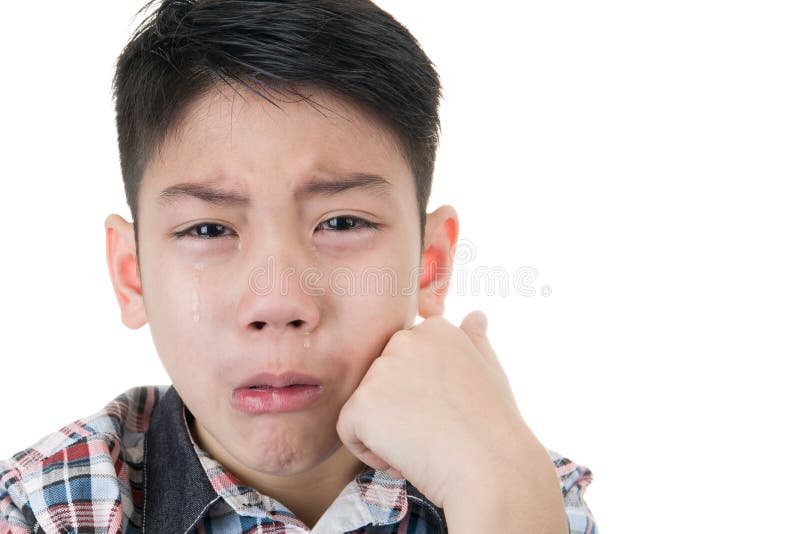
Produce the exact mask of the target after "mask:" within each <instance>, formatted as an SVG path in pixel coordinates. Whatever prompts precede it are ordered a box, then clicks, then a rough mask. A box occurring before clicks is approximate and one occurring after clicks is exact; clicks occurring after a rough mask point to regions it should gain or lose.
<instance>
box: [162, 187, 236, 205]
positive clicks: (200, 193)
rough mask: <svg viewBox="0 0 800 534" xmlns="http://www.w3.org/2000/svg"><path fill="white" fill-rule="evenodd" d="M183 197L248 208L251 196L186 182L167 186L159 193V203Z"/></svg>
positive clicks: (168, 202)
mask: <svg viewBox="0 0 800 534" xmlns="http://www.w3.org/2000/svg"><path fill="white" fill-rule="evenodd" d="M183 198H196V199H198V200H202V201H203V202H206V203H208V204H213V205H215V206H230V207H235V208H246V207H248V206H249V205H250V198H249V197H248V196H247V195H243V194H241V193H238V192H236V191H228V190H226V189H222V188H220V187H217V186H214V185H211V184H202V183H194V182H185V183H181V184H175V185H171V186H169V187H167V188H166V189H164V190H163V191H161V193H160V194H159V195H158V203H159V204H161V205H166V204H170V203H172V202H174V201H177V200H180V199H183Z"/></svg>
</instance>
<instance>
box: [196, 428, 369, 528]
mask: <svg viewBox="0 0 800 534" xmlns="http://www.w3.org/2000/svg"><path fill="white" fill-rule="evenodd" d="M189 427H190V432H191V434H192V436H193V437H194V439H195V442H196V443H197V444H198V446H199V447H200V448H201V449H203V450H204V451H206V452H207V453H208V454H209V455H210V456H211V457H212V458H214V459H215V460H216V461H217V462H219V463H220V464H221V465H222V466H223V467H224V468H225V469H226V470H227V471H229V472H230V473H231V474H233V475H234V476H235V477H236V478H237V479H238V480H239V481H240V482H241V483H242V484H244V485H246V486H248V487H250V488H253V489H254V490H256V491H258V492H259V493H260V494H262V495H268V496H269V497H270V498H272V499H274V500H277V501H279V502H280V503H281V504H283V505H284V506H285V507H286V508H288V509H289V510H290V511H291V512H292V513H293V514H295V515H296V516H297V517H298V518H299V519H300V520H301V521H302V522H303V523H304V524H305V525H306V526H307V527H308V528H309V529H311V528H314V525H315V524H316V523H317V521H318V520H319V518H320V517H322V514H324V513H325V511H326V510H327V509H328V508H329V507H330V506H331V504H332V503H333V501H334V500H336V497H337V496H338V495H339V494H340V493H341V492H342V490H343V489H344V488H345V486H347V484H349V483H350V482H351V481H352V480H353V479H355V477H356V475H358V473H360V472H361V471H362V470H363V469H364V468H365V467H366V465H365V464H364V463H363V462H361V461H360V460H359V459H358V458H356V457H355V456H353V455H352V454H351V453H350V451H349V450H347V448H345V447H343V446H340V447H339V448H338V449H337V450H336V452H334V453H333V454H332V455H331V456H330V457H328V458H327V459H326V460H325V461H323V462H322V463H320V464H318V465H316V466H314V467H313V468H311V469H309V470H308V471H305V472H303V473H299V474H296V475H289V476H276V475H268V474H265V473H263V472H260V471H255V470H253V469H249V468H247V467H246V466H243V465H242V464H240V463H239V462H237V461H236V459H234V458H233V457H231V456H230V455H229V454H228V453H227V451H225V450H224V449H223V448H221V447H218V444H217V443H215V442H214V440H213V438H212V439H206V436H205V432H204V429H202V427H201V426H199V425H197V424H196V421H194V420H192V421H191V423H190V424H189Z"/></svg>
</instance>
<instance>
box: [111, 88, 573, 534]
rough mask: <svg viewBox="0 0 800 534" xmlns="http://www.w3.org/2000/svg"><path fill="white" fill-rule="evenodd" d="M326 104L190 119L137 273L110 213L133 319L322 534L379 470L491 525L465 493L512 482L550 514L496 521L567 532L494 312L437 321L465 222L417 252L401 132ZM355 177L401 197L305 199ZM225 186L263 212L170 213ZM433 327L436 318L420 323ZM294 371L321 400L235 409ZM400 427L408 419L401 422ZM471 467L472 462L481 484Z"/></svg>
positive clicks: (154, 203) (149, 203)
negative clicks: (318, 387)
mask: <svg viewBox="0 0 800 534" xmlns="http://www.w3.org/2000/svg"><path fill="white" fill-rule="evenodd" d="M313 98H314V100H315V101H316V102H318V103H319V104H321V105H322V106H324V108H325V109H327V111H326V112H325V114H324V115H323V114H321V113H319V112H318V111H317V110H315V109H313V108H312V107H311V106H309V105H308V104H306V103H304V102H294V103H281V107H280V109H279V108H276V107H275V106H273V105H271V104H270V103H268V102H266V101H264V100H263V99H260V98H259V97H257V96H256V95H253V94H252V93H249V92H247V91H246V90H243V91H240V95H236V94H235V93H233V92H232V91H231V90H230V88H227V87H218V88H216V89H215V90H213V91H211V92H210V93H209V94H207V95H205V96H203V97H201V98H200V99H198V100H197V101H195V102H194V103H193V104H191V105H190V106H189V107H188V108H187V113H186V115H185V116H184V117H183V120H181V121H180V122H179V123H178V124H177V125H176V128H175V130H174V132H172V133H171V134H170V135H169V136H168V137H167V138H166V139H165V142H164V143H163V145H162V147H161V150H160V152H159V153H158V155H157V156H156V157H154V158H153V159H152V160H151V162H150V163H149V165H148V167H147V169H146V172H145V174H144V178H143V181H142V185H141V189H140V193H139V214H138V226H139V250H138V253H139V256H138V263H137V255H136V248H135V244H134V235H133V227H132V225H131V223H129V222H128V221H126V220H125V219H123V218H122V217H120V216H119V215H116V214H112V215H110V216H109V217H108V218H107V219H106V243H107V257H108V265H109V272H110V275H111V279H112V283H113V285H114V289H115V293H116V296H117V299H118V302H119V304H120V309H121V312H122V321H123V323H124V324H125V325H127V326H128V327H130V328H139V327H141V326H143V325H144V324H145V323H149V325H150V331H151V334H152V336H153V340H154V343H155V346H156V349H157V351H158V354H159V357H160V359H161V361H162V363H163V365H164V367H165V369H166V371H167V373H168V374H169V376H170V378H171V380H172V382H173V385H174V386H175V388H176V390H177V391H178V393H179V394H180V396H181V398H182V399H183V401H184V402H185V404H186V406H187V408H188V409H189V410H190V411H191V412H192V414H193V415H194V416H195V418H196V421H195V423H194V424H193V425H192V428H191V429H190V430H191V432H192V435H193V437H194V439H195V440H196V441H197V442H198V444H199V445H200V446H201V447H202V448H203V449H204V450H206V451H207V452H208V453H209V454H210V455H211V456H212V457H213V458H215V459H216V460H217V461H219V462H220V463H221V464H222V465H223V466H225V468H227V469H228V470H229V471H230V472H231V473H233V474H234V475H235V476H236V477H237V478H239V480H241V481H242V482H243V483H245V484H247V485H249V486H251V487H253V488H254V489H256V490H258V491H259V492H261V493H262V494H268V495H270V496H271V497H273V498H275V499H277V500H279V501H280V502H282V503H283V504H284V505H286V506H288V507H289V509H291V510H292V511H293V512H294V513H295V514H296V515H297V516H298V517H299V518H300V519H301V520H302V521H303V522H304V523H305V524H306V525H308V526H309V527H312V526H313V525H314V524H315V523H316V522H317V520H318V519H319V517H320V516H321V515H322V513H323V512H324V511H325V510H326V509H327V508H328V507H329V506H330V504H331V503H332V502H333V500H334V499H335V497H336V496H337V495H338V494H339V492H340V491H341V490H342V489H343V488H344V486H345V485H346V484H347V483H348V482H349V481H351V480H352V479H353V478H354V477H355V475H356V474H357V473H358V472H359V471H360V470H361V469H362V468H363V467H364V464H368V465H371V466H373V467H375V468H378V469H389V470H390V473H392V474H393V475H394V476H396V477H398V478H399V477H401V476H405V478H408V480H409V481H411V482H412V483H413V484H414V485H415V486H417V487H418V488H420V490H422V491H423V492H424V493H425V494H426V495H427V496H429V498H431V499H432V500H434V502H436V503H437V504H439V505H440V506H441V505H444V506H445V512H446V514H447V517H448V523H452V524H453V525H455V526H456V528H458V525H464V526H465V527H466V528H470V525H471V526H472V527H474V526H475V525H476V524H477V523H475V521H476V520H478V518H474V517H472V515H473V514H475V511H474V510H471V509H469V508H460V502H461V501H463V497H466V496H467V494H465V493H464V491H465V488H466V487H469V486H475V484H481V485H482V486H484V487H486V485H489V487H492V485H497V487H498V488H499V487H501V486H500V484H501V483H500V479H499V478H498V477H499V476H501V475H502V476H503V477H504V478H503V481H502V487H503V488H504V489H509V492H510V490H511V489H512V488H514V487H515V485H516V486H518V491H517V492H516V493H515V494H516V495H521V496H523V497H527V498H536V499H539V500H540V501H541V502H542V503H544V505H543V506H542V507H541V508H543V509H544V510H545V511H547V512H548V514H549V515H548V514H544V515H542V513H541V512H537V513H538V514H539V515H540V516H542V517H539V516H537V517H526V516H524V514H523V516H520V515H519V513H509V511H508V510H507V509H506V508H505V507H508V506H510V505H511V504H510V502H509V501H508V500H505V499H501V500H500V501H498V502H497V510H498V512H499V513H505V514H506V516H507V517H510V518H512V519H513V521H514V522H515V523H514V524H515V525H517V526H519V527H520V528H521V529H522V530H520V532H522V531H525V532H528V531H529V530H525V529H528V528H530V527H531V525H533V524H536V525H540V524H541V525H544V524H546V523H534V522H533V521H540V520H542V518H544V520H545V521H548V520H549V521H550V522H551V523H550V524H551V526H552V525H556V526H555V527H554V528H555V530H551V531H553V532H555V531H558V530H559V528H560V527H563V526H564V525H565V523H563V503H561V502H560V490H559V485H558V481H557V479H556V477H555V472H554V470H553V469H552V465H551V464H550V461H549V458H547V457H546V453H545V452H544V449H543V448H542V447H541V445H540V444H539V443H538V441H537V440H536V438H535V437H534V436H533V434H532V433H531V432H530V430H529V429H528V428H527V426H526V425H525V423H524V421H523V420H522V417H521V415H520V414H519V411H518V410H517V407H516V404H515V402H514V399H513V395H512V394H511V390H510V387H509V385H508V381H507V379H506V378H505V374H504V373H503V371H502V368H501V367H500V364H499V361H498V360H497V357H496V355H494V353H493V352H492V351H491V347H489V345H488V341H486V337H485V326H482V325H481V321H480V319H481V317H483V316H482V314H480V313H473V314H471V315H469V316H467V318H466V319H465V320H464V322H463V323H462V325H461V327H460V328H459V327H456V326H454V325H452V324H450V323H448V322H447V321H446V320H444V319H443V318H441V314H442V313H443V311H444V299H445V295H446V288H447V284H448V283H449V270H450V268H451V267H452V258H453V252H454V247H455V243H456V239H457V236H458V220H457V215H456V212H455V210H454V209H453V208H452V207H451V206H447V205H445V206H441V207H439V208H438V209H437V210H435V211H433V212H431V213H428V214H427V219H426V221H427V222H426V229H425V233H424V239H423V243H422V247H420V228H419V223H418V215H417V209H418V208H417V204H416V199H415V190H414V182H413V177H412V174H411V171H410V168H409V166H408V164H407V162H406V160H405V159H404V158H403V156H402V153H401V151H400V150H399V148H398V145H397V143H396V141H395V139H394V137H393V135H392V134H391V133H390V131H389V130H388V129H387V128H385V127H384V126H383V125H382V123H381V122H380V121H378V120H376V119H375V117H373V116H371V115H370V114H369V113H367V112H366V111H364V110H362V109H360V108H359V107H358V106H356V105H354V104H352V103H349V102H347V101H345V100H344V99H342V98H339V97H336V96H334V95H331V94H327V93H324V92H321V91H313ZM348 173H367V174H370V175H379V176H381V177H383V178H384V179H385V180H386V181H387V182H388V184H389V185H388V186H387V187H385V188H383V189H382V190H381V192H380V194H374V190H373V192H372V193H371V192H370V190H367V189H350V190H347V191H345V192H340V193H337V194H335V195H312V196H308V197H298V196H297V195H296V194H295V193H296V192H297V191H298V190H299V189H300V188H301V187H302V186H303V185H304V184H306V183H308V181H309V180H312V179H317V180H330V179H334V178H336V177H337V176H339V177H340V176H342V175H347V174H348ZM210 181H214V184H215V186H217V187H219V188H221V189H225V190H232V191H236V192H238V193H239V194H241V195H246V196H248V197H249V198H250V204H249V206H247V207H243V206H238V207H234V206H216V205H212V204H210V203H208V202H204V201H202V200H199V199H197V198H189V197H181V198H178V197H173V198H171V199H170V200H169V201H168V202H163V201H162V200H160V193H161V192H162V191H163V190H164V189H165V188H167V187H170V186H174V185H176V184H178V183H184V182H194V183H197V182H203V183H207V182H210ZM343 216H354V217H360V218H362V219H365V220H368V221H370V222H373V223H376V224H377V225H378V227H377V228H365V227H358V228H356V229H353V230H334V229H332V228H331V224H332V223H331V218H334V217H343ZM199 223H212V224H218V225H222V226H223V227H224V228H223V229H222V232H221V234H219V233H218V234H215V235H221V237H213V238H209V237H200V236H199V235H198V230H197V228H196V229H195V230H194V231H193V232H192V233H190V234H189V235H187V236H185V237H182V238H180V239H177V238H176V237H175V234H176V232H180V231H182V230H186V229H188V228H191V227H193V226H196V225H198V224H199ZM376 267H377V268H382V269H387V270H388V271H385V272H391V273H394V275H395V276H396V279H397V280H398V282H399V283H398V287H397V288H396V289H395V290H394V291H391V290H387V288H385V287H384V288H383V290H382V291H381V290H379V288H378V287H376V285H375V284H374V278H373V279H372V280H373V283H372V284H371V285H370V284H369V283H367V281H368V280H370V279H369V278H367V277H363V276H362V274H363V272H364V269H369V268H373V269H374V268H376ZM265 268H269V269H270V271H269V272H270V273H273V277H272V278H269V279H268V280H271V281H272V282H274V283H275V284H278V285H274V286H273V287H272V290H271V291H269V292H265V291H263V288H264V287H265V285H266V284H265V281H266V280H267V279H266V278H263V277H262V278H260V279H259V284H258V287H259V288H261V289H262V290H255V289H254V284H253V280H254V279H253V275H254V273H258V272H261V273H263V272H264V269H265ZM258 269H261V271H258ZM308 269H315V270H316V271H317V272H318V273H321V276H320V278H319V279H317V280H315V281H314V283H313V290H310V288H309V287H310V286H309V284H308V282H306V284H304V283H303V282H302V280H301V277H300V273H302V272H304V271H305V272H308V271H307V270H308ZM292 270H293V271H292ZM290 272H293V273H294V276H290V275H289V273H290ZM342 272H345V273H349V275H350V278H349V279H350V280H351V281H352V283H353V285H352V286H351V287H350V288H349V289H348V290H347V291H343V290H342V285H341V284H338V285H337V286H336V287H334V286H333V285H331V284H332V281H334V280H336V281H337V283H338V282H340V281H341V280H342V279H341V278H337V277H336V276H333V274H334V273H342ZM280 273H282V274H283V275H284V278H283V280H285V282H284V283H283V285H282V286H281V285H279V283H278V280H279V279H280V276H279V275H280ZM414 273H419V274H420V275H419V276H418V277H417V278H415V277H414ZM418 315H419V316H420V317H423V318H425V319H426V320H425V321H423V322H422V323H421V324H419V325H416V326H415V325H414V322H415V319H416V317H417V316H418ZM382 356H383V357H382ZM287 370H292V371H298V372H302V373H307V374H310V375H312V376H315V377H317V378H318V379H319V381H320V383H321V384H322V385H323V386H324V388H323V397H322V398H321V399H320V402H317V403H316V404H315V405H314V406H312V407H309V408H306V409H303V410H299V411H295V412H288V413H281V414H259V415H253V414H244V413H242V412H239V411H237V410H235V409H234V408H233V407H232V406H231V404H230V397H231V394H232V391H233V390H234V389H235V388H237V387H238V386H240V385H242V384H243V383H244V382H245V381H247V380H248V379H249V378H250V377H252V376H254V375H256V374H257V373H260V372H264V371H269V372H273V373H281V372H284V371H287ZM453 378H456V379H457V380H452V379H453ZM409 398H410V399H411V401H408V400H407V399H409ZM404 403H405V405H404ZM419 414H423V416H421V417H412V415H413V416H418V415H419ZM409 417H412V418H411V419H409ZM385 421H394V422H395V424H394V425H391V426H392V428H391V429H387V428H386V426H387V425H386V423H385ZM487 424H489V425H492V426H493V427H494V428H496V429H497V432H496V433H492V436H485V434H486V432H483V431H481V430H482V429H485V428H486V426H485V425H487ZM495 434H497V435H495ZM432 437H434V438H435V439H431V438H432ZM454 438H455V441H453V440H454ZM426 440H428V441H429V442H428V443H426ZM453 443H456V444H460V446H459V445H456V446H454V445H453ZM343 445H344V446H343ZM498 450H501V451H506V452H505V453H503V454H497V453H496V451H498ZM492 451H494V452H492ZM532 459H533V460H532ZM520 463H526V465H531V466H535V469H527V468H524V469H520V468H519V467H518V464H520ZM464 465H471V466H474V469H472V470H470V471H469V473H467V471H466V470H464V469H463V466H464ZM431 466H435V468H433V467H431ZM523 487H525V488H529V489H530V488H533V491H535V492H536V493H535V494H533V493H530V492H529V493H528V494H527V495H526V494H525V492H524V491H521V490H522V488H523ZM500 493H502V492H500ZM542 496H544V497H542ZM542 499H544V500H542ZM473 502H474V501H473ZM528 502H531V501H528ZM512 507H513V506H512ZM473 508H474V507H473ZM514 509H516V508H514ZM559 510H560V514H561V515H559ZM485 513H486V511H485V510H483V511H482V515H483V514H485ZM492 515H493V514H492ZM495 517H496V516H495ZM493 525H494V526H497V524H496V523H494V524H493ZM507 527H508V529H509V530H506V531H507V532H513V531H514V530H513V528H512V525H510V524H509V525H507ZM560 530H562V531H563V528H560ZM453 531H454V532H458V530H453ZM541 531H542V532H545V531H548V530H544V529H543V530H541Z"/></svg>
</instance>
